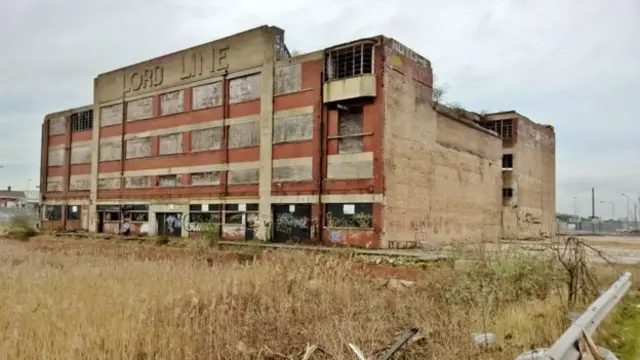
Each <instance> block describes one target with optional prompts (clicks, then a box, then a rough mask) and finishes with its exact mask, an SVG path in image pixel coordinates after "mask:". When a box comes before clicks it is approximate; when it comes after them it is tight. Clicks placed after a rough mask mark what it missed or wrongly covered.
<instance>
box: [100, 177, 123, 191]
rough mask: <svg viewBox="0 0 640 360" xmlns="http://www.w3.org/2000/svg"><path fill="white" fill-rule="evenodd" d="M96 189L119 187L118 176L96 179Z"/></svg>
mask: <svg viewBox="0 0 640 360" xmlns="http://www.w3.org/2000/svg"><path fill="white" fill-rule="evenodd" d="M98 189H102V190H107V189H120V178H105V179H98Z"/></svg>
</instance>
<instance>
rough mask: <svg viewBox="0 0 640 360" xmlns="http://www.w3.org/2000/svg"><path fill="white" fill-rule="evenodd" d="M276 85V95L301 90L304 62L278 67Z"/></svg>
mask: <svg viewBox="0 0 640 360" xmlns="http://www.w3.org/2000/svg"><path fill="white" fill-rule="evenodd" d="M274 86H275V89H274V93H275V94H276V95H280V94H286V93H292V92H297V91H300V89H301V88H302V64H293V65H288V66H283V67H280V68H277V69H276V73H275V79H274Z"/></svg>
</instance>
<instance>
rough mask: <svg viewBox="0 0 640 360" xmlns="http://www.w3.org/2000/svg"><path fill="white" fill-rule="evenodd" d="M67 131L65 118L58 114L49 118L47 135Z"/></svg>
mask: <svg viewBox="0 0 640 360" xmlns="http://www.w3.org/2000/svg"><path fill="white" fill-rule="evenodd" d="M66 131H67V118H65V117H64V116H58V117H56V118H53V119H51V120H49V135H60V134H64V133H65V132H66Z"/></svg>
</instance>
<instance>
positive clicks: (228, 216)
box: [224, 204, 259, 225]
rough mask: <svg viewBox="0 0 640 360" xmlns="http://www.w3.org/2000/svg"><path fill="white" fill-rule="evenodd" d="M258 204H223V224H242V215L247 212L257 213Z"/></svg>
mask: <svg viewBox="0 0 640 360" xmlns="http://www.w3.org/2000/svg"><path fill="white" fill-rule="evenodd" d="M258 207H259V205H258V204H225V205H224V223H225V224H237V225H241V224H243V223H244V215H245V214H246V213H248V212H257V211H258Z"/></svg>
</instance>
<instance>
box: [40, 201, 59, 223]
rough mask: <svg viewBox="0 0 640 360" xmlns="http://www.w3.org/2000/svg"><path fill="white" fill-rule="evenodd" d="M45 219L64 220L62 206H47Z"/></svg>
mask: <svg viewBox="0 0 640 360" xmlns="http://www.w3.org/2000/svg"><path fill="white" fill-rule="evenodd" d="M44 218H45V220H48V221H60V220H62V205H45V207H44Z"/></svg>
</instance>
